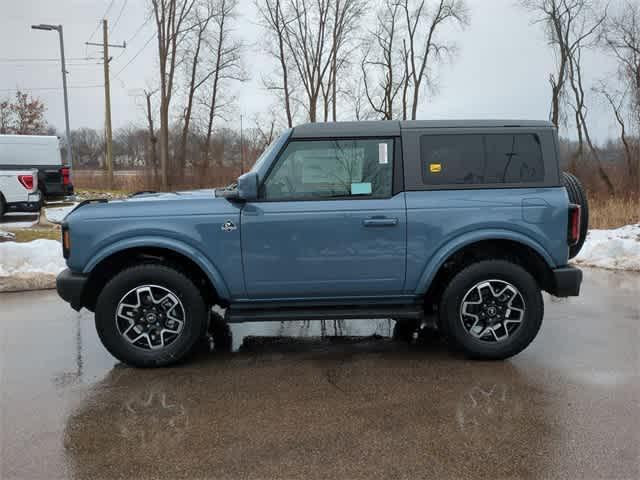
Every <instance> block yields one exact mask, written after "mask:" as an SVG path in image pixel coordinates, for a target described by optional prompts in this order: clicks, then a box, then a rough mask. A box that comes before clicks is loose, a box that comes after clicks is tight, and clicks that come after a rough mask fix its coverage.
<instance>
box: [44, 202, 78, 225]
mask: <svg viewBox="0 0 640 480" xmlns="http://www.w3.org/2000/svg"><path fill="white" fill-rule="evenodd" d="M76 205H77V203H74V204H73V205H67V206H65V207H47V208H45V209H44V214H45V216H46V217H47V220H49V221H50V222H51V223H61V222H62V220H64V217H66V216H67V214H68V213H69V212H70V211H71V210H73V209H74V208H76Z"/></svg>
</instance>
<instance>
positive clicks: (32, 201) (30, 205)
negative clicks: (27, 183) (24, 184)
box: [7, 192, 42, 212]
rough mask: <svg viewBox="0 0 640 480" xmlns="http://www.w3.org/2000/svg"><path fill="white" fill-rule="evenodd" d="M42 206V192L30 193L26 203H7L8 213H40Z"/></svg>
mask: <svg viewBox="0 0 640 480" xmlns="http://www.w3.org/2000/svg"><path fill="white" fill-rule="evenodd" d="M41 205H42V196H41V195H40V192H36V193H30V194H29V196H28V197H27V201H26V202H12V203H7V211H8V212H39V211H40V206H41Z"/></svg>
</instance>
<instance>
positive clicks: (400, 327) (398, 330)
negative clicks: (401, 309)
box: [392, 320, 420, 342]
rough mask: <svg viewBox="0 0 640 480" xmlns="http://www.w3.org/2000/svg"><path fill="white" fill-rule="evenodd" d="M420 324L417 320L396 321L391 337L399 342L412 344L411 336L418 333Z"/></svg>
mask: <svg viewBox="0 0 640 480" xmlns="http://www.w3.org/2000/svg"><path fill="white" fill-rule="evenodd" d="M418 328H420V324H419V323H418V321H417V320H396V324H395V325H394V326H393V334H392V337H393V339H394V340H399V341H401V342H413V334H414V333H415V332H417V331H418Z"/></svg>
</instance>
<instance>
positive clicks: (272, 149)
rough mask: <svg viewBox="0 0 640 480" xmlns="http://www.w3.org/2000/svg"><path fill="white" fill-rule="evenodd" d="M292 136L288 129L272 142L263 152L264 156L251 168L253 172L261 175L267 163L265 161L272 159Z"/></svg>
mask: <svg viewBox="0 0 640 480" xmlns="http://www.w3.org/2000/svg"><path fill="white" fill-rule="evenodd" d="M290 134H291V129H287V130H286V131H284V132H283V133H282V135H280V136H279V137H278V138H276V139H275V140H274V141H273V142H271V144H269V146H268V147H267V148H265V149H264V151H263V152H262V155H260V156H259V157H258V159H257V160H256V163H254V164H253V167H251V171H252V172H258V173H261V172H262V166H263V164H264V163H265V161H266V160H267V159H268V158H271V157H272V155H275V153H276V152H277V151H278V150H279V149H280V147H281V146H282V144H283V143H284V142H285V141H286V139H287V138H288V137H289V135H290Z"/></svg>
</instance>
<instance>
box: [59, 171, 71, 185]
mask: <svg viewBox="0 0 640 480" xmlns="http://www.w3.org/2000/svg"><path fill="white" fill-rule="evenodd" d="M60 174H61V175H62V184H63V185H69V183H70V179H69V167H62V168H61V169H60Z"/></svg>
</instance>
